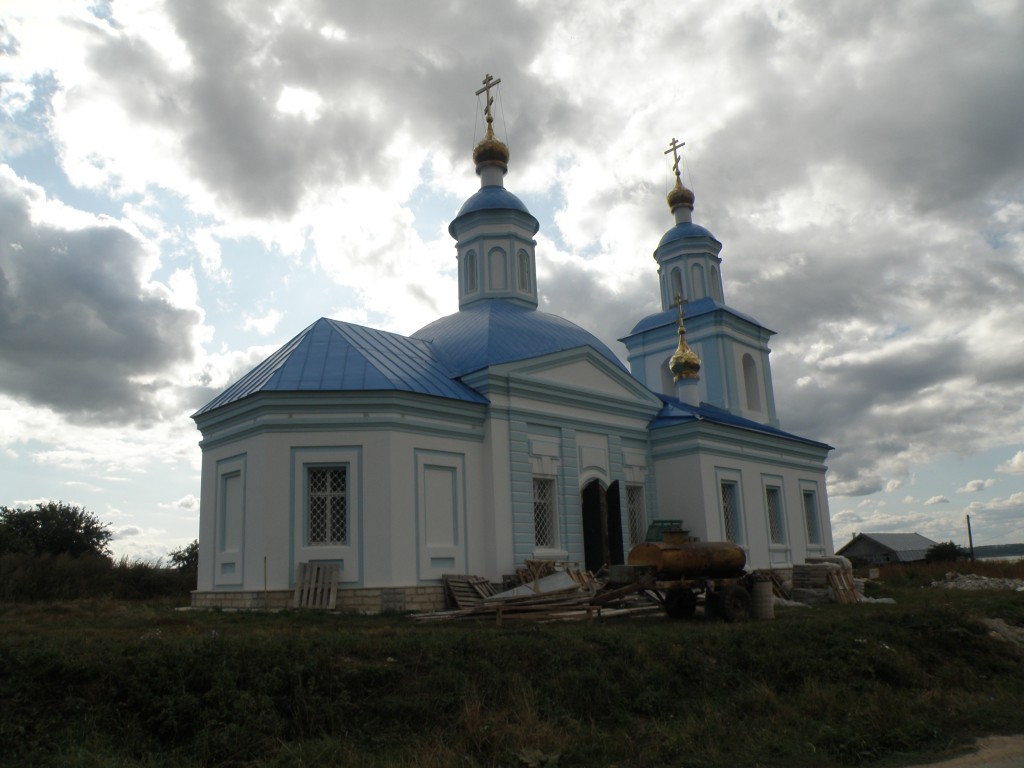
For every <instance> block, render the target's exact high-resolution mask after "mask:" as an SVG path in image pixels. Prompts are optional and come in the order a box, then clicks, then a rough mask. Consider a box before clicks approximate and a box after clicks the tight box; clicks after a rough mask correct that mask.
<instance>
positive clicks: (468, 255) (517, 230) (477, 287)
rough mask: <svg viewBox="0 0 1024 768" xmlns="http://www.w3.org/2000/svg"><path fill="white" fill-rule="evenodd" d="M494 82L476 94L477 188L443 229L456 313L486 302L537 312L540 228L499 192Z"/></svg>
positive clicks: (503, 163)
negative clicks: (454, 260) (482, 129)
mask: <svg viewBox="0 0 1024 768" xmlns="http://www.w3.org/2000/svg"><path fill="white" fill-rule="evenodd" d="M500 82H501V79H500V78H498V79H497V80H496V79H494V78H493V77H491V75H487V76H486V77H485V78H484V79H483V88H481V89H480V90H478V91H477V92H476V93H477V95H478V96H479V95H481V94H484V95H485V103H484V118H485V119H486V121H487V132H486V133H485V134H484V137H483V139H481V140H480V143H479V144H477V145H476V147H475V148H474V149H473V161H474V162H475V163H476V173H477V175H478V176H479V177H480V190H479V191H478V192H477V193H476V194H474V195H473V196H472V197H470V198H469V199H468V200H467V201H466V202H465V204H464V205H463V206H462V208H461V210H459V213H458V215H457V216H456V217H455V218H454V219H453V220H452V223H451V224H450V225H449V226H448V233H449V234H450V235H451V236H452V237H453V238H455V241H456V243H455V250H456V253H457V257H458V260H459V309H460V310H461V309H465V308H466V307H468V306H471V305H473V304H475V303H477V302H480V301H485V300H488V299H504V300H506V301H510V302H512V303H514V304H519V305H521V306H526V307H530V308H532V309H536V308H537V303H538V302H537V257H536V247H537V242H536V241H535V240H534V239H533V236H534V235H536V234H537V230H538V229H540V224H539V223H538V222H537V220H536V219H535V218H534V217H533V216H532V215H531V214H530V212H529V211H528V210H527V209H526V206H525V205H524V204H523V201H522V200H520V199H519V198H518V197H516V196H515V195H513V194H512V193H511V192H509V191H508V190H506V189H505V184H504V177H505V174H506V173H508V160H509V151H508V147H507V146H506V145H505V144H504V142H502V141H501V140H500V139H498V138H497V137H496V136H495V135H494V125H493V124H494V113H493V111H492V107H493V105H494V97H492V96H491V89H492V88H494V87H496V86H497V85H498V83H500Z"/></svg>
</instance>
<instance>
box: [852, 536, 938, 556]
mask: <svg viewBox="0 0 1024 768" xmlns="http://www.w3.org/2000/svg"><path fill="white" fill-rule="evenodd" d="M934 546H935V542H934V541H932V540H931V539H926V538H925V537H924V536H922V535H921V534H919V533H858V534H857V535H856V536H854V537H853V539H851V540H850V543H849V544H847V545H846V546H844V547H842V548H841V549H839V550H838V551H837V552H836V554H837V555H842V556H843V557H848V558H850V559H851V560H853V559H856V560H861V561H863V562H866V563H911V562H914V561H915V560H924V556H925V553H926V552H927V551H928V550H929V549H930V548H931V547H934Z"/></svg>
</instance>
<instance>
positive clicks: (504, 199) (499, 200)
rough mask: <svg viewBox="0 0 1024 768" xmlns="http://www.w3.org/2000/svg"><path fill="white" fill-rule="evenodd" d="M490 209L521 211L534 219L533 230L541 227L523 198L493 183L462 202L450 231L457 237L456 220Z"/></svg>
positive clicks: (449, 227) (449, 228) (450, 225)
mask: <svg viewBox="0 0 1024 768" xmlns="http://www.w3.org/2000/svg"><path fill="white" fill-rule="evenodd" d="M488 210H506V211H519V212H520V213H525V214H526V215H527V216H529V217H530V219H532V221H533V225H534V230H533V231H534V232H536V231H537V230H538V229H540V224H539V223H538V222H537V220H536V219H534V218H533V214H531V213H530V211H529V210H528V209H527V208H526V204H525V203H523V201H522V200H520V199H519V198H518V197H516V196H515V195H513V194H512V193H511V192H509V191H508V190H507V189H505V188H504V187H502V186H500V185H498V184H492V185H488V186H486V187H480V189H479V190H478V191H477V192H476V194H474V195H472V196H471V197H470V198H469V199H468V200H466V202H464V203H463V204H462V208H460V209H459V213H458V215H457V216H456V217H455V218H454V219H452V223H451V224H449V225H448V233H449V234H450V235H451V236H452V237H455V229H454V228H455V222H457V221H458V220H459V219H461V218H462V217H463V216H468V215H469V214H471V213H476V212H477V211H488Z"/></svg>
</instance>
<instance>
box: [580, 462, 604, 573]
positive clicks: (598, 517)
mask: <svg viewBox="0 0 1024 768" xmlns="http://www.w3.org/2000/svg"><path fill="white" fill-rule="evenodd" d="M580 502H581V504H582V507H583V559H584V565H585V566H586V569H587V570H588V571H590V572H591V573H597V572H598V571H599V570H600V569H601V566H602V565H604V564H605V562H606V560H605V539H606V537H607V535H606V533H605V526H606V522H605V521H606V512H605V510H604V506H605V504H606V503H607V502H606V499H605V496H604V490H603V489H602V488H601V484H600V483H599V482H598V481H597V480H591V481H590V482H589V483H587V484H586V485H585V486H583V490H582V491H581V492H580Z"/></svg>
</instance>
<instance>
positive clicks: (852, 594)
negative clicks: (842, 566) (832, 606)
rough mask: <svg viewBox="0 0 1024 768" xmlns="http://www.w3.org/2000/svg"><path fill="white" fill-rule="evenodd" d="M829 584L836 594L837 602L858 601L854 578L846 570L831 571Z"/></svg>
mask: <svg viewBox="0 0 1024 768" xmlns="http://www.w3.org/2000/svg"><path fill="white" fill-rule="evenodd" d="M828 585H829V586H830V587H831V588H832V592H833V593H834V594H835V596H836V602H837V603H856V602H859V601H860V599H859V598H858V597H857V590H856V589H855V588H854V585H853V579H852V578H850V574H848V573H847V572H846V571H829V574H828Z"/></svg>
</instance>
